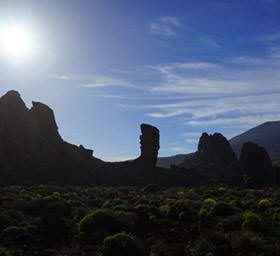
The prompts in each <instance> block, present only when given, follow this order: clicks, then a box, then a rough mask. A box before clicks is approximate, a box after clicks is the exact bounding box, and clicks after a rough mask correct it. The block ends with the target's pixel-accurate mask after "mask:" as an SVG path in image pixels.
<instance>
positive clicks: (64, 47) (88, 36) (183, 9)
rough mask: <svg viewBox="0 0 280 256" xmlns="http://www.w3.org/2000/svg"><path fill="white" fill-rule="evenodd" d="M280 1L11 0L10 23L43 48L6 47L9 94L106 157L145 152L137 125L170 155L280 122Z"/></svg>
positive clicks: (3, 58)
mask: <svg viewBox="0 0 280 256" xmlns="http://www.w3.org/2000/svg"><path fill="white" fill-rule="evenodd" d="M279 13H280V1H278V0H251V1H249V0H247V1H246V0H236V1H232V0H230V1H225V0H223V1H222V0H220V1H218V0H211V1H209V0H207V1H206V0H196V1H192V0H186V1H183V0H181V1H178V0H177V1H176V0H175V1H174V0H173V1H165V0H156V1H150V0H143V1H136V0H135V1H134V0H119V1H114V0H83V1H78V0H60V1H35V0H34V1H33V0H28V1H27V0H26V1H24V0H21V1H12V0H9V1H1V3H0V30H1V29H3V28H5V26H8V25H9V24H15V23H17V24H21V26H22V27H23V28H26V31H29V32H28V33H30V34H32V38H33V39H32V40H33V48H34V49H33V51H32V54H31V53H30V56H27V57H26V58H25V59H24V60H21V61H15V60H13V58H12V56H10V57H9V56H8V55H7V54H5V49H4V48H3V47H1V44H0V94H1V95H2V94H4V93H5V92H6V91H7V90H10V89H16V90H18V91H19V92H20V93H21V95H22V97H23V99H24V100H25V102H26V104H27V106H29V107H30V105H31V101H32V100H35V101H41V102H44V103H46V104H48V105H49V106H50V107H51V108H53V109H54V111H55V115H56V120H57V123H58V126H59V131H60V134H61V135H62V137H63V138H64V139H65V140H67V141H69V142H71V143H74V144H78V145H79V144H83V145H84V146H86V147H88V148H91V149H93V150H94V155H95V156H96V157H99V158H102V159H104V160H123V159H129V158H133V157H136V156H137V155H139V135H140V129H139V125H140V124H141V123H149V124H152V125H155V126H157V127H158V128H159V129H160V132H161V149H160V156H168V155H174V154H178V153H188V152H192V151H194V150H195V149H196V144H197V141H198V138H199V135H200V133H201V132H204V131H205V132H209V133H213V132H221V133H223V134H224V135H225V136H226V137H227V138H231V137H233V136H234V135H237V134H239V133H240V132H243V131H245V130H246V129H248V128H251V127H253V126H255V125H258V124H261V123H263V122H265V121H270V120H280V112H279V109H280V97H279V96H280V84H279V78H280V71H279V67H280V44H279V43H280V15H279Z"/></svg>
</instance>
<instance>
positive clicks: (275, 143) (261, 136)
mask: <svg viewBox="0 0 280 256" xmlns="http://www.w3.org/2000/svg"><path fill="white" fill-rule="evenodd" d="M247 141H251V142H254V143H256V144H258V145H259V146H262V147H264V148H265V149H266V150H267V152H268V153H269V156H270V158H271V160H272V162H273V163H274V164H277V165H280V121H272V122H266V123H263V124H261V125H258V126H256V127H254V128H252V129H250V130H248V131H246V132H244V133H241V134H240V135H237V136H235V137H233V138H232V139H230V144H231V146H232V148H233V150H234V151H235V153H236V154H237V155H239V154H240V151H241V147H242V145H243V144H244V143H245V142H247Z"/></svg>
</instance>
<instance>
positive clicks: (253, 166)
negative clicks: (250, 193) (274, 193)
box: [240, 142, 274, 188]
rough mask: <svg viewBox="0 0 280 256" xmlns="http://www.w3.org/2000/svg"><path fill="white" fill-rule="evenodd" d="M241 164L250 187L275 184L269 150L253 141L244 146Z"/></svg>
mask: <svg viewBox="0 0 280 256" xmlns="http://www.w3.org/2000/svg"><path fill="white" fill-rule="evenodd" d="M240 164H241V167H242V171H243V175H246V176H247V177H248V185H249V186H250V187H256V188H258V187H269V186H273V184H274V174H273V168H272V162H271V160H270V158H269V155H268V153H267V151H266V150H265V149H264V148H263V147H260V146H258V145H257V144H255V143H253V142H246V143H244V144H243V146H242V150H241V155H240Z"/></svg>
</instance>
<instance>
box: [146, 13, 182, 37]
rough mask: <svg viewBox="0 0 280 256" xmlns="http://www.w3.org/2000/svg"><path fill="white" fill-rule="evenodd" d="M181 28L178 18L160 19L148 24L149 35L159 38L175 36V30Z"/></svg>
mask: <svg viewBox="0 0 280 256" xmlns="http://www.w3.org/2000/svg"><path fill="white" fill-rule="evenodd" d="M180 26H181V22H180V19H179V18H178V17H160V18H157V19H155V20H154V21H153V22H151V23H150V33H151V34H154V35H161V36H176V35H177V33H176V28H178V27H180Z"/></svg>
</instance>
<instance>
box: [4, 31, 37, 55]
mask: <svg viewBox="0 0 280 256" xmlns="http://www.w3.org/2000/svg"><path fill="white" fill-rule="evenodd" d="M34 43H35V42H34V39H33V35H32V33H31V32H30V31H29V30H28V29H26V28H22V27H20V26H11V27H7V28H3V29H1V31H0V47H1V52H2V53H4V54H5V55H7V56H8V57H10V58H13V59H15V60H24V59H27V58H29V57H31V56H32V55H33V53H34V47H35V45H34Z"/></svg>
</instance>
